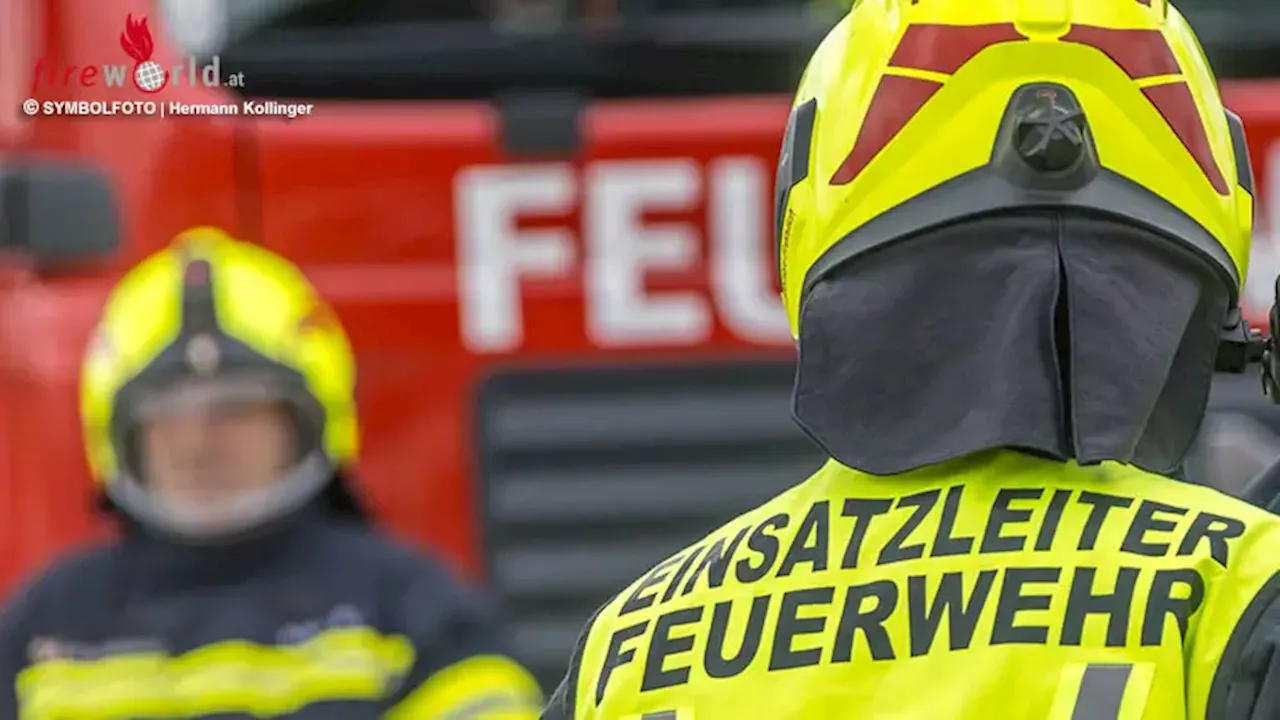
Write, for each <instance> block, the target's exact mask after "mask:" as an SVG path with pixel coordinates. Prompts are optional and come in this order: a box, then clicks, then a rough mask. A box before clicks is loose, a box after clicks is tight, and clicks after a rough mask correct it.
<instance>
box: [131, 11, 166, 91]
mask: <svg viewBox="0 0 1280 720" xmlns="http://www.w3.org/2000/svg"><path fill="white" fill-rule="evenodd" d="M120 47H121V48H123V49H124V51H125V53H126V54H128V55H129V57H131V58H133V59H134V61H135V62H136V63H137V64H136V65H134V68H133V84H134V85H137V86H138V89H139V90H141V91H142V92H145V93H153V92H157V91H159V90H160V89H162V88H163V87H164V86H165V85H167V84H168V82H169V73H167V72H165V70H164V68H162V67H160V63H158V62H156V61H154V60H152V59H151V53H153V52H155V43H154V42H152V40H151V31H150V30H148V29H147V18H146V17H145V16H144V17H139V18H138V19H137V20H134V19H133V15H128V16H126V17H125V19H124V32H122V33H120Z"/></svg>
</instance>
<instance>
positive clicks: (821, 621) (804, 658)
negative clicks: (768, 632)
mask: <svg viewBox="0 0 1280 720" xmlns="http://www.w3.org/2000/svg"><path fill="white" fill-rule="evenodd" d="M835 592H836V589H835V588H834V587H816V588H805V589H804V590H791V591H789V592H787V593H785V594H784V595H783V596H782V602H781V603H780V605H781V607H780V608H779V610H778V626H777V627H776V628H775V629H774V631H773V652H771V653H770V654H769V669H770V670H790V669H792V668H801V667H810V666H812V665H817V664H818V663H820V662H822V649H821V648H808V649H805V650H796V649H795V647H794V643H795V639H796V638H797V637H800V636H802V635H817V634H818V633H820V632H822V631H823V630H824V629H825V628H826V626H827V618H826V614H825V613H824V614H822V615H819V616H817V617H806V618H802V617H800V609H801V608H803V607H807V606H810V605H829V604H831V600H832V598H834V597H835Z"/></svg>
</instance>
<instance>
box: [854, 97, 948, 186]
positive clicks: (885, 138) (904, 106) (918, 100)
mask: <svg viewBox="0 0 1280 720" xmlns="http://www.w3.org/2000/svg"><path fill="white" fill-rule="evenodd" d="M941 87H942V83H938V82H933V81H932V80H920V79H918V78H909V77H902V76H899V75H885V76H884V77H883V78H882V79H881V80H880V85H879V87H877V88H876V94H875V95H874V96H873V97H872V98H871V106H870V107H869V108H867V119H866V120H864V121H863V123H862V129H861V130H860V131H859V132H858V139H857V141H856V142H854V144H853V150H851V151H850V152H849V156H848V157H847V158H845V160H844V162H843V163H841V164H840V168H839V169H837V170H836V172H835V175H832V176H831V184H832V185H848V184H849V183H851V182H853V181H854V179H855V178H857V177H858V175H860V174H862V171H863V169H865V168H866V167H867V165H868V164H870V162H871V161H872V160H874V159H875V157H876V155H879V154H880V151H881V150H883V149H884V148H885V146H886V145H888V144H889V142H890V141H891V140H893V138H894V137H895V136H896V135H897V134H898V133H899V132H901V131H902V128H904V127H906V125H907V123H908V122H909V121H910V120H911V118H912V117H914V116H915V114H916V113H917V112H919V110H920V108H922V107H924V104H925V103H927V102H929V99H930V98H932V97H933V94H934V93H936V92H938V90H939V89H940V88H941Z"/></svg>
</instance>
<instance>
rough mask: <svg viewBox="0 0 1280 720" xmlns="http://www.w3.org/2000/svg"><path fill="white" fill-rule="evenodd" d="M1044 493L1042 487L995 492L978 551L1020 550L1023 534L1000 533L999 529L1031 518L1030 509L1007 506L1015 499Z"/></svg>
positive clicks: (1027, 498) (1023, 543)
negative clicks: (1015, 508)
mask: <svg viewBox="0 0 1280 720" xmlns="http://www.w3.org/2000/svg"><path fill="white" fill-rule="evenodd" d="M1041 495H1044V489H1043V488H1005V489H1004V490H1001V491H1000V492H998V493H996V500H995V502H994V503H992V504H991V514H990V515H989V516H988V517H987V529H986V530H985V531H984V532H983V533H982V547H981V549H979V550H978V552H979V553H1006V552H1020V551H1021V550H1022V548H1023V547H1024V546H1026V544H1027V538H1026V536H1024V535H1001V534H1000V531H1001V530H1002V529H1003V528H1004V526H1005V525H1008V524H1010V523H1024V522H1026V521H1028V520H1030V519H1031V511H1030V510H1014V509H1013V508H1011V507H1009V506H1010V504H1011V503H1012V502H1013V501H1015V500H1038V499H1040V496H1041Z"/></svg>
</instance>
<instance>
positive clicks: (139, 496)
mask: <svg viewBox="0 0 1280 720" xmlns="http://www.w3.org/2000/svg"><path fill="white" fill-rule="evenodd" d="M332 472H333V469H332V466H331V464H330V463H329V461H328V459H327V458H326V457H325V456H324V454H323V453H321V452H319V451H313V452H311V453H308V454H307V455H306V456H305V457H303V458H302V460H301V461H299V462H298V463H297V464H296V465H294V466H293V468H292V469H291V470H290V471H289V472H288V473H287V474H286V475H284V476H283V477H281V478H280V479H279V480H277V481H276V482H275V483H272V484H271V485H269V486H267V487H265V488H261V489H258V490H251V491H247V492H243V493H237V494H236V495H234V496H233V497H231V498H228V499H226V500H225V501H222V502H215V503H208V502H198V501H197V502H174V501H166V500H162V499H160V498H158V497H156V496H155V495H153V494H152V493H151V492H149V491H148V490H147V489H146V486H145V485H143V484H142V483H141V482H140V481H139V480H138V479H137V478H135V477H133V476H131V475H121V476H120V477H119V478H117V479H116V481H115V482H113V483H111V485H110V486H109V488H108V491H107V492H108V494H109V495H110V497H111V499H112V500H113V501H114V502H115V503H116V504H117V505H118V506H119V507H120V508H121V509H122V510H123V511H125V512H126V513H127V514H128V515H129V516H130V517H132V518H133V519H134V520H136V521H137V522H139V523H141V524H142V525H143V526H145V527H146V528H148V529H150V530H153V531H155V532H158V533H160V534H163V535H166V536H169V537H172V538H174V539H177V540H180V541H182V542H187V543H193V544H199V545H217V544H225V543H228V542H234V541H235V540H237V539H238V538H240V537H242V536H244V535H245V534H248V533H252V532H254V531H256V530H259V529H261V528H263V527H265V526H267V525H269V524H271V523H273V522H275V521H277V520H281V519H283V518H285V517H288V516H289V515H292V514H293V513H295V512H297V511H298V510H300V509H301V508H302V507H303V506H305V505H306V504H307V503H309V502H311V500H312V499H313V498H315V496H316V495H317V493H319V492H320V490H321V489H322V488H323V487H324V485H325V483H327V482H328V481H329V477H330V475H332Z"/></svg>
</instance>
